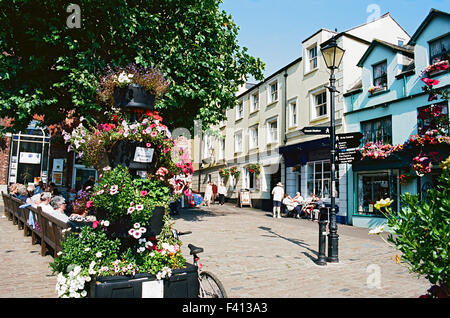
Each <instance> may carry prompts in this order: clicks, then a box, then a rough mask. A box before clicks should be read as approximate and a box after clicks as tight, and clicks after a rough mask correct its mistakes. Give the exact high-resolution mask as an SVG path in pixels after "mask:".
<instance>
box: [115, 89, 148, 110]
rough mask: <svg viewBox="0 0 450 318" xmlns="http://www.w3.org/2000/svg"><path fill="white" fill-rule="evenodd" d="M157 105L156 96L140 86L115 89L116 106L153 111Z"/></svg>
mask: <svg viewBox="0 0 450 318" xmlns="http://www.w3.org/2000/svg"><path fill="white" fill-rule="evenodd" d="M154 103H155V95H154V94H151V93H150V92H148V91H147V90H145V88H143V87H142V86H140V85H138V84H130V85H129V86H128V87H124V88H120V87H115V88H114V106H116V107H120V108H125V109H129V110H133V109H144V110H152V109H153V105H154Z"/></svg>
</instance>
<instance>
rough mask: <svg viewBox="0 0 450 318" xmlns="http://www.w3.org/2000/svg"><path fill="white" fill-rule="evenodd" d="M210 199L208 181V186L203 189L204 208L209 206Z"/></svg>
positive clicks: (210, 188)
mask: <svg viewBox="0 0 450 318" xmlns="http://www.w3.org/2000/svg"><path fill="white" fill-rule="evenodd" d="M211 198H212V185H211V182H209V181H208V184H207V185H206V189H205V198H204V200H203V204H204V205H205V206H209V203H210V202H211Z"/></svg>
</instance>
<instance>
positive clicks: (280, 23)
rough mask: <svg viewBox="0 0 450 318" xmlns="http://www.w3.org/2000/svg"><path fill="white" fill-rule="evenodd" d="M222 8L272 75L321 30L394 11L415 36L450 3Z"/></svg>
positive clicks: (369, 1)
mask: <svg viewBox="0 0 450 318" xmlns="http://www.w3.org/2000/svg"><path fill="white" fill-rule="evenodd" d="M221 8H222V9H223V10H225V11H226V12H227V13H229V14H231V15H232V16H233V20H234V22H235V23H236V24H237V25H238V26H239V27H240V31H239V35H238V41H239V44H240V46H241V47H247V48H248V49H249V53H250V54H251V55H253V56H255V57H259V58H260V59H261V60H262V61H263V62H264V63H265V64H266V69H265V71H264V75H265V76H266V77H267V76H269V75H271V74H273V73H274V72H276V71H278V70H279V69H280V68H282V67H284V66H285V65H287V64H289V63H290V62H292V61H294V60H295V59H297V58H298V57H300V56H301V49H300V47H301V43H302V41H303V40H304V39H306V38H307V37H308V36H310V35H312V34H313V33H314V32H316V31H317V30H319V29H321V28H326V29H329V30H334V29H335V28H337V30H338V32H340V31H345V30H347V29H349V28H352V27H354V26H357V25H361V24H364V23H366V22H367V21H368V19H369V20H370V19H371V18H372V17H374V15H377V14H378V13H379V15H383V14H385V13H386V12H390V13H391V15H392V17H393V18H394V19H395V20H396V21H397V22H398V23H399V24H400V25H401V26H402V27H403V28H404V29H405V30H406V32H408V33H409V35H410V36H412V35H413V33H414V32H415V30H416V29H417V28H418V27H419V25H420V23H421V22H422V21H423V20H424V19H425V17H426V16H427V14H428V12H429V11H430V9H431V8H434V9H437V10H441V11H446V12H449V11H450V0H378V1H376V0H309V1H305V0H224V3H223V4H222V5H221Z"/></svg>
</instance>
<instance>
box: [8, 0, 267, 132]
mask: <svg viewBox="0 0 450 318" xmlns="http://www.w3.org/2000/svg"><path fill="white" fill-rule="evenodd" d="M221 2H222V0H127V1H125V0H107V1H105V0H102V1H99V0H80V1H78V2H77V4H78V5H79V8H80V11H79V12H78V13H79V15H77V14H78V13H77V12H76V11H69V12H67V7H68V5H69V3H68V2H67V1H61V0H0V117H5V116H7V117H10V118H12V119H13V123H14V129H16V130H18V129H23V128H25V127H26V126H27V124H28V123H29V121H30V120H31V119H32V118H33V116H34V115H41V116H43V117H44V124H46V125H50V124H54V123H60V122H61V121H62V120H64V119H65V118H67V117H70V116H72V117H75V118H77V117H80V116H84V117H86V118H87V119H89V118H90V117H91V118H92V117H95V118H101V116H102V115H103V114H104V112H105V106H104V105H101V104H100V103H99V102H98V100H97V98H96V93H97V92H96V91H97V89H98V83H99V77H100V76H101V75H102V71H103V70H104V69H105V68H106V67H107V66H108V65H109V66H111V67H124V66H126V65H128V64H130V63H138V64H140V65H142V66H144V67H155V68H158V69H160V70H161V71H162V72H163V74H165V76H166V77H167V79H168V80H170V83H171V85H170V89H169V91H168V92H167V93H166V94H165V95H164V96H163V98H161V99H160V100H159V102H158V103H157V105H156V106H155V107H156V109H158V110H159V111H160V112H161V115H163V117H164V118H165V120H166V122H167V123H168V125H169V127H172V128H174V127H186V128H191V127H192V125H193V120H194V119H201V120H202V121H203V124H204V127H207V126H209V125H210V124H211V123H217V122H218V121H219V120H222V119H224V118H225V110H226V109H227V108H230V107H234V105H235V92H236V91H237V88H238V85H240V84H243V83H244V82H245V78H246V76H250V75H251V76H253V77H255V78H256V79H262V78H263V74H262V70H263V68H264V64H263V63H262V62H261V60H260V59H259V58H255V57H252V56H251V55H249V54H248V50H247V48H245V47H240V46H239V44H238V41H237V34H238V30H239V27H238V26H237V25H236V24H235V23H234V22H233V19H232V17H231V16H230V15H229V14H227V13H226V12H225V11H223V10H221V9H220V8H219V6H220V3H221ZM72 15H74V20H73V21H76V19H77V18H80V20H79V21H80V27H79V28H77V27H74V28H69V27H68V25H71V23H69V24H67V21H68V20H69V22H73V21H72V20H71V18H72ZM75 26H76V25H75ZM180 114H183V116H180Z"/></svg>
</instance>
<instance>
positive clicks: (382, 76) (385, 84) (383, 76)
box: [372, 60, 388, 87]
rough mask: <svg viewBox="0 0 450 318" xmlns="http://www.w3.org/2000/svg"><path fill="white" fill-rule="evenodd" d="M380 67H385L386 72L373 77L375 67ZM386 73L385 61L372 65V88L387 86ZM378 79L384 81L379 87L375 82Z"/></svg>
mask: <svg viewBox="0 0 450 318" xmlns="http://www.w3.org/2000/svg"><path fill="white" fill-rule="evenodd" d="M381 65H386V67H385V69H386V71H385V73H384V74H383V75H381V76H377V77H375V71H376V69H377V67H379V66H381ZM387 73H388V71H387V60H383V61H380V62H378V63H375V64H373V65H372V79H373V80H372V84H373V86H380V87H387V86H388V76H387V75H388V74H387ZM379 79H384V82H382V84H381V85H380V84H377V80H379Z"/></svg>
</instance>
